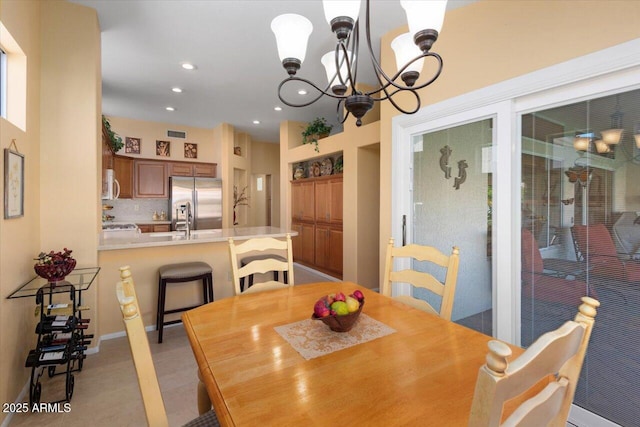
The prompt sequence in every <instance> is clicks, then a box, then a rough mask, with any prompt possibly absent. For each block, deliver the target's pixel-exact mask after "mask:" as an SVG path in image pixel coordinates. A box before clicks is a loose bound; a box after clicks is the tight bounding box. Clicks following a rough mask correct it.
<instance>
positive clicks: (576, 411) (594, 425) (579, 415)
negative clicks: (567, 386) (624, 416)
mask: <svg viewBox="0 0 640 427" xmlns="http://www.w3.org/2000/svg"><path fill="white" fill-rule="evenodd" d="M567 425H572V426H578V427H620V425H619V424H616V423H614V422H612V421H609V420H607V419H606V418H602V417H601V416H599V415H597V414H595V413H593V412H590V411H587V410H586V409H584V408H581V407H579V406H578V405H571V410H570V411H569V419H568V420H567Z"/></svg>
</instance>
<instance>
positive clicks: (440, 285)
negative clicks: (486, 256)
mask: <svg viewBox="0 0 640 427" xmlns="http://www.w3.org/2000/svg"><path fill="white" fill-rule="evenodd" d="M407 257H408V258H412V259H413V260H416V261H428V262H431V263H433V264H436V265H439V266H440V267H444V268H446V270H447V271H446V277H445V280H444V282H440V281H439V280H438V279H437V278H435V277H434V276H433V275H431V274H429V273H425V272H421V271H416V270H411V269H408V270H400V271H393V260H394V259H396V258H407ZM459 262H460V251H459V250H458V248H457V247H456V246H454V247H453V249H452V251H451V255H445V254H443V253H442V252H440V251H439V250H438V249H436V248H434V247H432V246H421V245H416V244H410V245H406V246H400V247H395V246H393V239H390V240H389V245H388V246H387V260H386V265H385V272H384V278H383V281H382V287H381V293H382V295H386V296H388V297H391V296H393V295H392V289H391V288H392V284H393V283H394V282H402V283H409V284H411V285H412V286H413V287H414V288H422V289H426V290H428V291H430V292H432V293H434V294H436V295H439V296H441V297H442V302H441V303H440V310H439V311H437V310H436V309H435V308H433V306H431V304H429V303H428V302H426V301H425V300H423V299H418V298H414V297H413V296H409V295H398V296H394V298H395V299H397V300H399V301H402V302H403V303H405V304H407V305H410V306H412V307H415V308H417V309H420V310H423V311H426V312H428V313H433V314H437V315H439V316H440V317H442V318H443V319H446V320H451V311H452V310H453V300H454V297H455V293H456V282H457V281H458V265H459Z"/></svg>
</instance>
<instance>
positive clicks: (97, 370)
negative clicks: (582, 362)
mask: <svg viewBox="0 0 640 427" xmlns="http://www.w3.org/2000/svg"><path fill="white" fill-rule="evenodd" d="M328 280H329V279H327V277H326V276H320V275H318V274H315V273H314V272H313V271H310V270H307V269H304V268H300V267H298V266H296V267H295V282H296V284H297V285H298V284H304V283H312V282H319V281H328ZM156 334H157V332H155V331H153V332H149V333H148V339H149V344H150V346H151V352H152V354H153V359H154V364H155V368H156V372H157V375H158V381H159V382H160V388H161V390H162V395H163V398H164V402H165V407H166V410H167V414H168V417H169V424H170V425H171V426H181V425H183V424H184V423H186V422H188V421H189V420H191V419H193V418H195V417H196V416H197V415H198V410H197V406H196V386H197V382H198V378H197V374H196V370H197V367H196V362H195V359H194V357H193V353H192V352H191V347H190V346H189V341H188V340H187V336H186V333H185V332H184V328H183V327H182V325H181V324H177V325H174V326H173V327H169V328H166V329H165V331H164V337H163V340H164V342H163V344H158V343H157V342H156V341H157V335H156ZM74 380H75V385H74V393H73V397H72V399H71V402H70V411H69V412H66V413H64V412H63V413H28V414H15V415H14V416H13V418H12V420H11V422H10V423H9V425H10V426H34V427H35V426H37V427H42V426H47V427H59V426H66V427H75V426H93V427H101V426H118V427H126V426H131V427H139V426H145V425H146V418H145V415H144V409H143V407H142V398H141V397H140V391H139V389H138V382H137V379H136V373H135V368H134V366H133V361H132V360H131V354H130V352H129V344H128V342H127V339H126V337H121V338H116V339H112V340H107V341H102V342H101V343H100V351H99V352H98V353H97V354H92V355H89V356H87V358H86V360H85V362H84V367H83V370H82V372H77V373H75V374H74ZM42 383H43V385H42V401H44V402H50V401H54V400H57V399H63V398H64V389H65V375H55V376H54V377H53V378H48V377H47V373H46V372H45V374H44V376H43V378H42ZM25 399H26V401H27V402H28V396H25Z"/></svg>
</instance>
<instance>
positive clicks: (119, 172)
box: [113, 155, 133, 199]
mask: <svg viewBox="0 0 640 427" xmlns="http://www.w3.org/2000/svg"><path fill="white" fill-rule="evenodd" d="M113 173H114V175H115V177H116V179H117V180H118V184H120V196H119V198H121V199H131V198H133V158H131V157H125V156H118V155H115V156H113Z"/></svg>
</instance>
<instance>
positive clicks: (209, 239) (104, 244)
mask: <svg viewBox="0 0 640 427" xmlns="http://www.w3.org/2000/svg"><path fill="white" fill-rule="evenodd" d="M220 233H221V234H222V235H218V234H217V233H216V235H215V236H208V235H207V234H201V235H197V234H196V235H192V236H191V237H190V238H189V239H186V238H184V237H175V236H164V237H151V236H150V235H149V234H153V233H141V234H139V235H138V237H136V238H133V239H132V238H109V239H104V238H103V236H100V244H99V245H98V251H111V250H123V249H136V248H155V247H162V246H180V245H194V244H204V243H226V242H227V241H228V240H229V238H231V237H232V238H233V239H234V240H238V241H240V240H248V239H252V238H255V237H274V238H281V237H286V235H287V234H290V235H291V237H294V236H297V235H298V232H297V231H293V230H292V231H283V230H281V229H279V228H275V227H249V228H237V229H222V230H221V231H220Z"/></svg>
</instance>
